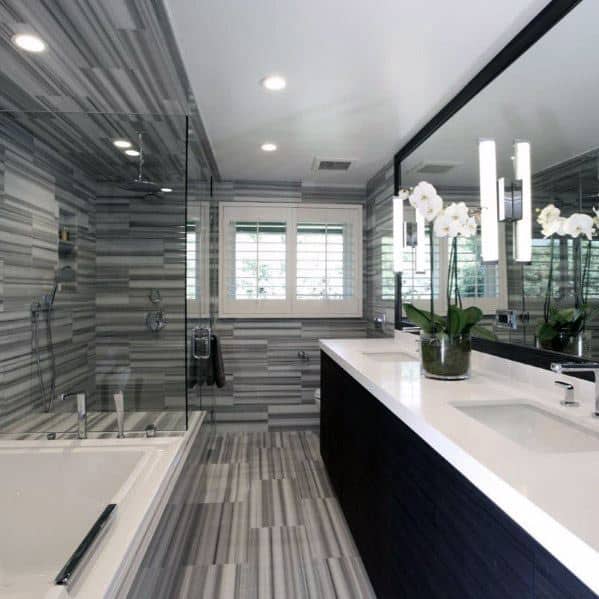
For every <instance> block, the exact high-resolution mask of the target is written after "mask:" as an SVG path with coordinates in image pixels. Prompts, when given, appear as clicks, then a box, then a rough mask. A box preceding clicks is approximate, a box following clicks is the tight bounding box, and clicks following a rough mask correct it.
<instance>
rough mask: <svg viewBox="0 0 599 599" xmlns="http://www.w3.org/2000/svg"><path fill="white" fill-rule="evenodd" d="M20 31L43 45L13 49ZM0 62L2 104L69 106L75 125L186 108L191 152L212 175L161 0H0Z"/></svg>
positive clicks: (215, 171) (50, 108) (182, 111)
mask: <svg viewBox="0 0 599 599" xmlns="http://www.w3.org/2000/svg"><path fill="white" fill-rule="evenodd" d="M198 26H199V27H201V26H202V25H201V24H199V25H198ZM24 30H25V31H31V30H33V31H35V32H37V33H38V34H39V35H41V36H42V37H43V39H44V40H45V41H46V43H47V44H48V51H47V52H45V53H43V54H41V55H31V54H27V53H26V52H22V51H19V50H18V49H17V48H15V47H14V45H13V44H12V42H11V37H12V35H13V34H14V33H17V32H21V31H24ZM0 64H1V65H2V69H1V71H0V109H2V110H16V111H18V110H24V111H29V112H45V111H51V112H62V113H64V114H63V119H64V120H65V121H66V122H68V121H70V120H71V116H70V115H69V114H67V113H72V129H73V130H76V129H77V126H78V118H77V115H78V114H79V115H80V114H81V113H133V114H162V115H168V114H178V115H184V114H188V115H190V120H191V125H192V132H191V135H190V146H191V150H192V154H193V156H194V158H195V159H197V160H198V161H199V162H200V163H201V165H202V166H203V167H204V168H207V169H209V170H211V171H212V173H213V174H214V175H215V176H216V177H218V167H217V165H216V161H215V160H214V156H213V154H212V150H211V148H210V143H209V141H208V137H207V135H206V132H205V129H204V125H203V123H202V120H201V117H200V114H199V111H198V108H197V106H196V104H195V100H194V97H193V93H192V90H191V86H190V84H189V81H188V78H187V75H186V73H185V69H184V67H183V63H182V60H181V57H180V55H179V52H178V49H177V43H176V41H175V39H174V35H173V32H172V30H171V27H170V22H169V19H168V14H167V11H166V8H165V3H164V2H163V0H152V1H151V2H148V1H147V0H111V1H110V2H98V1H97V0H78V1H77V2H73V1H72V0H52V1H51V2H40V0H3V1H2V2H0ZM99 121H101V117H99ZM118 133H119V129H118V128H114V127H111V128H110V130H109V131H107V130H105V134H108V135H110V134H115V135H117V134H118ZM92 139H93V138H92Z"/></svg>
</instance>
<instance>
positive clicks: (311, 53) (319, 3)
mask: <svg viewBox="0 0 599 599" xmlns="http://www.w3.org/2000/svg"><path fill="white" fill-rule="evenodd" d="M546 3H547V0H502V1H501V2H498V1H497V0H459V2H447V1H446V0H419V1H418V2H415V1H414V0H376V1H371V2H365V1H364V0H362V1H357V0H343V1H341V0H301V1H299V0H287V1H283V0H245V1H244V0H203V1H202V2H199V1H198V0H167V7H168V10H169V13H170V18H171V22H172V25H173V28H174V31H175V36H176V38H177V42H178V44H179V47H180V50H181V54H182V56H183V61H184V63H185V66H186V69H187V72H188V76H189V78H190V80H191V85H192V88H193V91H194V94H195V97H196V100H197V102H198V104H199V108H200V112H201V114H202V117H203V119H204V123H205V126H206V129H207V132H208V135H209V137H210V141H211V143H212V146H213V149H214V153H215V156H216V160H217V162H218V167H219V170H220V172H221V176H222V177H223V179H228V180H230V179H237V180H239V179H247V180H271V181H304V182H306V183H309V182H316V183H319V184H325V185H326V184H337V185H343V184H347V185H364V184H365V183H366V182H367V180H368V179H369V178H370V177H371V176H372V175H373V174H374V173H375V172H376V171H377V170H378V169H379V168H380V167H381V166H383V165H384V164H385V163H386V162H387V161H388V160H389V159H390V158H391V156H392V155H393V153H394V152H395V151H397V150H398V149H399V148H400V147H401V146H402V144H403V143H405V142H406V141H407V140H408V139H409V138H410V137H411V135H413V134H414V133H415V132H416V131H417V130H418V129H419V128H420V127H421V126H422V125H424V124H425V123H426V122H427V121H428V120H429V119H430V118H431V117H432V116H433V115H434V114H435V113H436V112H437V111H438V110H439V109H440V108H441V107H442V106H443V104H444V103H445V102H447V101H448V100H449V99H451V97H453V96H454V95H455V94H456V93H457V92H458V91H459V90H460V89H461V88H462V87H463V85H464V84H465V83H466V82H467V81H468V80H469V79H470V78H471V77H473V76H474V75H475V74H476V73H477V72H478V71H479V70H480V69H481V68H482V67H483V66H484V65H485V64H486V63H487V62H488V61H489V60H490V59H491V58H492V57H493V56H494V55H495V54H496V53H497V52H498V51H499V50H500V49H501V48H502V47H503V46H504V45H505V44H506V43H507V42H508V41H509V40H510V39H511V38H512V37H513V36H514V35H515V34H516V33H517V32H518V31H519V30H520V29H521V28H522V27H523V26H524V25H525V24H526V23H527V22H528V21H529V20H530V19H531V18H532V17H533V16H534V15H535V14H536V13H537V12H539V11H540V10H541V9H542V8H543V7H544V6H545V4H546ZM273 72H276V73H280V74H282V75H284V76H285V77H286V78H287V81H288V85H287V89H286V90H285V91H283V92H280V93H272V92H266V91H265V90H264V89H262V88H261V87H260V86H259V85H258V82H259V80H260V79H261V78H262V77H263V76H264V75H266V74H269V73H273ZM265 141H272V142H275V143H276V144H278V146H279V150H278V151H277V152H275V153H270V154H267V153H264V152H262V151H261V150H260V145H261V144H262V143H263V142H265ZM315 156H318V157H320V158H336V159H339V158H342V159H345V158H349V159H353V160H355V164H354V165H353V166H352V167H351V169H350V170H349V171H348V172H346V173H322V172H321V173H315V172H313V171H312V170H311V166H312V161H313V158H314V157H315Z"/></svg>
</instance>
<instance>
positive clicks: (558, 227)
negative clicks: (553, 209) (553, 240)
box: [541, 216, 567, 237]
mask: <svg viewBox="0 0 599 599" xmlns="http://www.w3.org/2000/svg"><path fill="white" fill-rule="evenodd" d="M566 220H567V219H566V218H565V217H563V216H558V217H557V218H554V219H553V220H552V221H550V222H546V223H544V224H543V228H542V230H541V233H543V236H544V237H551V236H552V235H554V234H555V233H557V234H558V235H565V234H566V231H565V225H566Z"/></svg>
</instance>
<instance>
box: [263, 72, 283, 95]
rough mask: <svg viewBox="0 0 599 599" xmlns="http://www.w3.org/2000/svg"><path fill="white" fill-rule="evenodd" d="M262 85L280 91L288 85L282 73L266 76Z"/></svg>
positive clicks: (272, 90)
mask: <svg viewBox="0 0 599 599" xmlns="http://www.w3.org/2000/svg"><path fill="white" fill-rule="evenodd" d="M260 83H261V84H262V87H264V88H266V89H267V90H269V91H271V92H278V91H281V90H282V89H285V87H286V86H287V81H285V77H281V75H269V76H268V77H264V79H262V80H261V81H260Z"/></svg>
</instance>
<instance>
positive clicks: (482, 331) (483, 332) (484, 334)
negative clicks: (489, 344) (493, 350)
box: [470, 325, 497, 341]
mask: <svg viewBox="0 0 599 599" xmlns="http://www.w3.org/2000/svg"><path fill="white" fill-rule="evenodd" d="M470 334H471V335H472V336H473V337H480V338H481V339H488V340H489V341H497V336H496V335H495V333H494V332H493V331H490V330H489V329H486V328H485V327H481V326H479V325H474V326H473V327H472V328H471V329H470Z"/></svg>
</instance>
